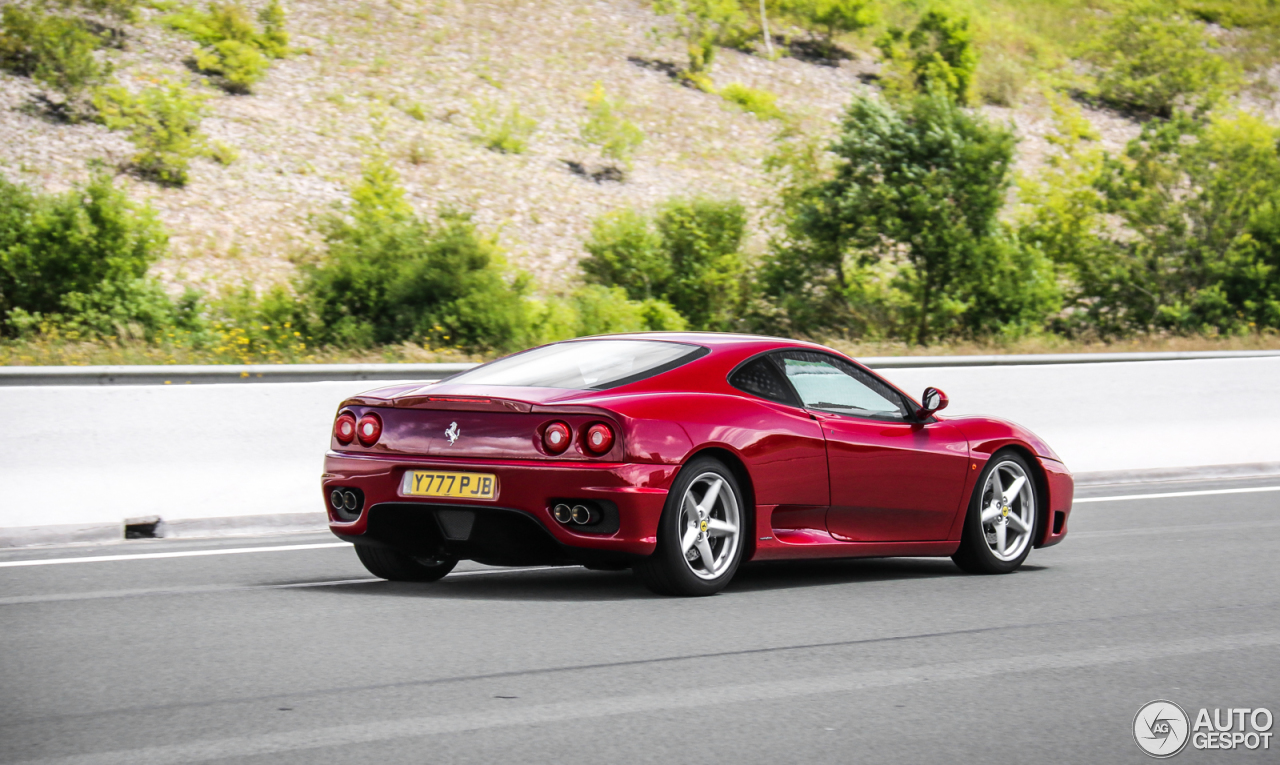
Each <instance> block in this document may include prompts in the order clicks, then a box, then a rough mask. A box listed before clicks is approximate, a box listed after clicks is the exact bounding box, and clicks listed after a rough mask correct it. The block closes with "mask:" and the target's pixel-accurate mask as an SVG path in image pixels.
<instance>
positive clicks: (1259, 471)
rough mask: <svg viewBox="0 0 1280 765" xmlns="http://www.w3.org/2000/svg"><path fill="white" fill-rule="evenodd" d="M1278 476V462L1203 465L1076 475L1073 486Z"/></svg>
mask: <svg viewBox="0 0 1280 765" xmlns="http://www.w3.org/2000/svg"><path fill="white" fill-rule="evenodd" d="M1273 476H1280V462H1251V463H1246V464H1240V465H1205V466H1203V467H1187V468H1150V469H1146V470H1104V471H1097V472H1092V473H1077V474H1076V475H1075V479H1076V486H1077V487H1082V486H1115V485H1120V484H1137V483H1162V482H1164V481H1197V480H1199V481H1213V480H1217V479H1231V478H1270V477H1273Z"/></svg>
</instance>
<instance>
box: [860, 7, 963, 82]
mask: <svg viewBox="0 0 1280 765" xmlns="http://www.w3.org/2000/svg"><path fill="white" fill-rule="evenodd" d="M876 47H878V48H880V51H881V53H882V54H883V55H884V58H885V60H886V61H888V62H890V63H891V64H893V65H894V67H896V68H898V69H901V70H902V71H901V72H899V73H896V75H895V79H893V80H891V83H892V84H894V85H895V86H896V87H897V88H898V89H904V90H908V91H910V90H918V91H921V92H924V91H929V90H932V89H933V88H936V87H941V88H942V89H943V90H945V91H946V92H947V93H949V94H950V95H951V97H952V98H953V99H955V100H956V101H957V102H959V103H962V104H967V103H969V101H970V100H971V99H972V92H973V78H974V74H975V72H976V71H977V68H978V51H977V49H976V48H974V47H973V32H972V30H970V29H969V19H968V17H964V16H962V17H959V18H952V17H951V16H950V15H948V14H947V13H946V12H945V11H942V10H931V11H929V12H928V13H926V14H925V15H924V16H922V17H921V18H920V21H919V22H918V23H917V24H916V26H915V28H913V29H912V30H911V32H910V34H908V33H907V32H906V31H904V30H903V29H900V28H898V27H890V28H889V29H888V30H887V31H886V32H885V33H884V34H883V35H882V36H881V37H880V38H879V39H878V40H876Z"/></svg>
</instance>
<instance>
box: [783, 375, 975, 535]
mask: <svg viewBox="0 0 1280 765" xmlns="http://www.w3.org/2000/svg"><path fill="white" fill-rule="evenodd" d="M777 360H778V362H779V363H780V365H781V367H782V369H783V372H784V374H785V376H786V379H787V381H788V382H789V383H790V384H791V386H792V387H793V388H794V389H795V392H796V394H797V395H798V396H799V397H800V400H801V401H802V402H803V404H804V407H805V409H807V410H808V411H809V412H810V413H811V414H813V416H814V417H815V418H817V419H818V421H819V422H820V423H821V424H822V431H823V435H824V436H825V438H826V445H827V470H828V473H829V476H830V487H831V505H830V508H829V509H828V510H827V530H828V531H829V532H830V533H831V534H832V535H833V536H836V537H838V538H840V539H845V540H849V541H857V542H899V541H904V542H905V541H928V540H941V539H946V538H947V533H948V531H949V530H950V529H951V525H952V523H953V522H954V521H955V518H956V513H957V512H958V511H959V509H960V505H961V501H962V496H961V495H962V493H963V491H964V484H965V479H966V472H967V471H968V469H969V445H968V441H967V440H966V439H965V437H964V436H963V435H962V434H961V433H960V431H959V429H958V428H956V427H955V426H954V425H951V424H949V423H946V422H939V421H936V420H933V418H929V420H928V421H923V422H922V421H917V420H915V419H914V416H913V413H912V412H911V409H910V408H909V407H910V402H909V401H908V400H907V399H906V398H905V397H903V396H902V395H901V394H900V393H899V392H898V391H896V390H895V389H894V388H893V387H892V386H890V385H889V384H887V383H885V382H884V381H883V380H881V379H879V378H878V377H876V376H875V375H872V374H870V373H869V372H867V371H866V370H864V369H861V368H859V367H857V366H856V365H854V364H850V363H849V362H847V361H845V360H843V359H840V358H837V357H835V356H831V355H828V354H825V353H818V352H813V351H785V352H782V353H779V354H778V355H777Z"/></svg>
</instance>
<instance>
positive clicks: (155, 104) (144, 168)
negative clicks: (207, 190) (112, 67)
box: [94, 82, 208, 186]
mask: <svg viewBox="0 0 1280 765" xmlns="http://www.w3.org/2000/svg"><path fill="white" fill-rule="evenodd" d="M206 100H207V99H206V97H205V96H204V95H202V94H200V93H197V92H195V91H193V90H190V89H189V88H187V87H186V86H185V85H183V84H182V83H178V82H163V83H161V84H160V85H158V86H156V87H150V88H146V89H144V90H143V91H142V92H141V93H138V94H137V95H134V94H133V93H130V92H129V91H128V90H126V89H125V88H124V87H122V86H119V85H113V86H109V87H105V88H100V89H99V90H98V92H97V93H96V94H95V95H94V105H95V106H97V108H98V114H99V118H100V119H101V120H102V123H103V124H104V125H106V126H107V127H109V128H111V129H112V130H125V131H128V133H129V140H130V141H132V142H133V144H134V145H135V146H137V147H138V149H139V151H138V153H137V154H135V155H134V157H133V164H134V166H135V167H136V168H137V170H138V171H139V172H140V173H141V174H142V175H144V176H146V177H148V178H152V179H154V180H156V181H158V182H159V183H162V184H165V185H169V186H183V185H185V184H186V182H187V170H188V166H189V164H190V161H191V159H192V158H193V157H196V156H200V155H203V154H205V153H206V152H207V151H208V149H207V143H206V140H205V136H204V134H203V133H201V132H200V121H201V120H202V119H203V118H204V115H205V101H206Z"/></svg>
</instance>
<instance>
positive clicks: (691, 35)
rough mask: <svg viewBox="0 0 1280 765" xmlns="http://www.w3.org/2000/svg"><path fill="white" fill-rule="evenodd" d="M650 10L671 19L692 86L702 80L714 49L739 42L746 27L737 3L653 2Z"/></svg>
mask: <svg viewBox="0 0 1280 765" xmlns="http://www.w3.org/2000/svg"><path fill="white" fill-rule="evenodd" d="M653 10H654V12H655V13H658V14H663V15H669V16H671V17H672V18H673V19H674V21H675V24H676V29H677V30H678V32H679V34H680V36H681V37H682V38H684V41H685V47H686V49H687V50H688V52H689V71H688V73H689V74H690V75H693V77H692V78H691V82H693V83H694V84H698V83H699V82H701V80H702V79H705V73H706V72H707V71H708V70H710V69H711V64H712V62H713V61H714V60H715V55H716V48H717V47H718V46H721V45H725V44H727V43H728V42H730V41H732V40H736V39H738V38H739V37H740V30H741V29H742V27H744V26H745V25H746V24H747V15H746V13H744V12H743V10H742V7H741V5H740V3H739V2H738V0H654V3H653ZM704 89H705V88H704Z"/></svg>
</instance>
